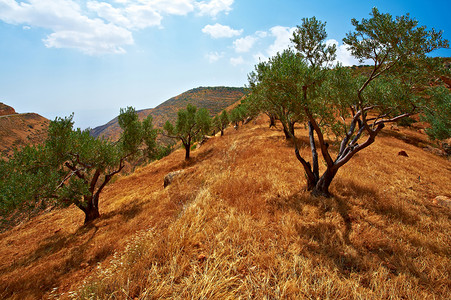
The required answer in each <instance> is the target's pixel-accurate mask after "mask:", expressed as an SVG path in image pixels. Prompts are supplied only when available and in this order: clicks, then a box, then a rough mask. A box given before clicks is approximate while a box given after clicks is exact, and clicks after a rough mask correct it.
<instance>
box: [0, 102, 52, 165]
mask: <svg viewBox="0 0 451 300" xmlns="http://www.w3.org/2000/svg"><path fill="white" fill-rule="evenodd" d="M48 126H49V120H47V119H46V118H44V117H42V116H40V115H38V114H35V113H25V114H18V113H16V112H15V110H14V109H13V108H12V107H10V106H7V105H5V104H3V103H0V153H2V154H3V155H7V156H8V155H11V154H13V152H14V148H17V147H19V148H20V147H23V146H25V145H28V144H37V143H41V142H43V141H44V140H45V139H46V137H47V128H48Z"/></svg>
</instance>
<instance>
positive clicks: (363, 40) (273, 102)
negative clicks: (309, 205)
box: [249, 8, 449, 196]
mask: <svg viewBox="0 0 451 300" xmlns="http://www.w3.org/2000/svg"><path fill="white" fill-rule="evenodd" d="M312 23H314V25H315V24H316V25H315V26H312ZM318 24H319V23H318V22H317V21H316V19H304V20H303V24H302V26H301V27H299V28H298V29H299V31H301V32H303V31H305V32H306V34H298V35H297V36H296V34H295V38H294V39H293V42H294V43H295V44H296V47H295V48H296V50H297V51H298V53H297V54H295V53H294V52H293V51H291V50H286V51H285V52H283V53H282V54H280V53H279V54H278V55H277V56H275V57H273V58H272V59H270V60H269V62H267V63H266V64H263V65H262V64H259V65H258V66H257V67H256V70H255V71H254V72H253V73H251V75H250V76H249V78H250V86H251V89H252V93H253V94H254V93H255V94H256V96H255V97H259V98H260V100H261V99H264V103H265V105H269V107H271V108H272V109H273V111H274V112H275V113H277V112H278V117H279V119H280V120H281V122H282V124H284V126H288V124H289V122H290V121H291V120H293V119H295V120H297V121H300V122H301V121H302V122H304V123H306V125H307V126H308V128H309V139H310V148H311V152H312V164H311V163H310V162H308V161H307V160H306V159H305V158H304V157H302V156H301V155H300V151H299V146H298V142H297V141H296V140H295V143H294V144H295V154H296V157H297V159H298V160H299V161H300V162H301V164H302V165H303V167H304V170H305V173H306V177H307V187H308V189H309V190H311V191H312V194H314V195H323V196H330V193H329V186H330V184H331V182H332V180H333V178H334V177H335V175H336V174H337V172H338V170H339V169H340V168H341V167H342V166H343V165H345V164H346V163H348V162H349V161H350V160H351V158H352V157H354V155H355V154H356V153H358V152H360V151H361V150H363V149H365V148H366V147H368V146H370V145H371V144H372V143H374V141H375V138H376V136H377V135H378V134H379V133H380V132H381V130H382V129H383V128H384V126H385V124H386V123H389V122H395V121H397V120H400V119H402V118H405V117H408V116H410V115H412V114H415V113H417V112H419V111H420V110H421V108H422V107H424V106H425V104H426V105H427V104H428V103H431V101H433V99H432V98H431V95H429V97H424V96H425V94H426V93H427V91H428V90H430V87H429V85H427V84H424V83H425V81H424V79H425V78H426V76H425V74H426V72H427V70H428V68H427V67H428V66H430V64H428V59H427V58H426V54H427V53H429V52H431V51H433V50H435V49H438V48H442V47H448V41H446V40H443V39H442V33H441V32H437V31H435V30H434V29H432V30H430V31H428V30H426V28H425V27H424V26H421V27H419V26H418V22H417V21H416V20H414V19H411V18H410V17H409V15H406V16H402V17H397V18H395V19H393V17H392V16H391V15H389V14H382V13H380V12H379V11H378V10H377V9H376V8H374V9H373V11H372V14H371V18H370V19H363V20H362V21H361V22H359V21H357V20H355V19H353V20H352V24H353V25H354V27H355V29H354V31H353V32H350V33H348V34H347V35H346V38H345V39H344V40H343V41H344V43H345V44H346V45H347V46H348V49H349V50H350V51H351V53H352V55H353V56H354V57H356V58H357V59H359V60H360V61H362V62H363V61H367V60H370V61H372V62H373V64H372V66H371V71H370V72H369V73H368V74H367V75H366V76H363V75H362V76H355V75H353V74H351V72H350V70H349V69H346V68H343V67H340V66H337V67H334V68H330V66H331V65H330V61H331V59H332V58H333V57H334V56H333V55H332V52H334V51H333V49H331V48H328V47H326V46H325V45H324V43H323V40H324V38H325V35H324V34H320V33H318V32H316V31H323V30H324V26H320V25H318ZM310 39H314V41H310ZM315 41H316V42H315ZM315 44H316V46H312V45H315ZM329 49H330V50H329ZM315 51H319V53H316V52H315ZM324 52H326V54H327V53H329V55H326V54H325V53H324ZM289 70H292V71H291V72H290V71H289ZM420 85H421V88H419V86H420ZM446 92H447V93H449V91H446ZM433 95H434V94H433ZM433 95H432V96H433ZM435 95H437V93H435ZM425 102H426V103H425ZM287 112H289V113H287ZM291 134H292V133H291ZM328 135H330V136H332V137H333V139H334V141H335V142H336V143H337V145H338V146H337V147H330V146H329V142H328V140H327V136H328ZM317 148H318V150H319V152H320V153H321V155H322V157H323V160H324V162H325V167H326V169H325V171H324V172H323V173H322V174H321V175H320V174H319V166H318V150H317Z"/></svg>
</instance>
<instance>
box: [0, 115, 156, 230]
mask: <svg viewBox="0 0 451 300" xmlns="http://www.w3.org/2000/svg"><path fill="white" fill-rule="evenodd" d="M72 119H73V115H72V116H70V117H66V118H57V119H55V120H54V121H52V122H51V123H50V125H49V131H48V138H47V140H46V141H45V144H44V145H39V146H28V147H25V148H24V149H23V150H21V151H16V153H15V155H14V156H13V157H12V158H11V159H10V160H9V161H3V162H2V163H1V166H0V167H2V168H3V169H4V170H7V173H4V174H3V175H2V177H1V178H0V179H1V182H0V185H2V186H5V187H7V189H5V190H3V189H2V192H1V193H0V207H1V208H2V209H3V212H7V211H10V210H13V209H21V208H23V207H24V205H27V206H36V205H37V204H39V203H41V204H43V203H46V204H51V205H55V206H69V205H71V204H75V205H76V206H77V207H78V208H80V209H81V210H82V211H83V212H84V214H85V221H84V223H85V224H87V223H90V222H91V221H93V220H95V219H97V218H98V217H99V216H100V212H99V198H100V194H101V192H102V191H103V189H104V187H105V186H106V185H107V184H108V183H109V182H110V181H111V179H112V178H113V177H114V175H116V174H118V173H119V172H120V171H121V170H122V169H123V168H124V166H125V161H126V160H131V159H134V158H136V157H137V156H139V153H141V152H142V151H144V152H145V153H146V155H150V153H153V149H154V148H155V145H156V144H155V138H156V130H155V129H153V127H152V120H151V118H148V119H146V120H145V121H144V122H143V123H141V122H139V120H138V115H137V114H136V112H135V110H134V109H133V108H131V107H129V108H127V109H121V112H120V116H119V124H120V126H121V128H122V129H123V133H122V135H121V138H120V140H119V141H118V142H111V141H109V140H105V139H101V138H94V137H93V136H91V135H90V133H89V130H81V129H79V128H78V129H74V128H73V125H74V122H73V121H72ZM2 173H3V172H2Z"/></svg>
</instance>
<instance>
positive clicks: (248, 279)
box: [0, 117, 451, 299]
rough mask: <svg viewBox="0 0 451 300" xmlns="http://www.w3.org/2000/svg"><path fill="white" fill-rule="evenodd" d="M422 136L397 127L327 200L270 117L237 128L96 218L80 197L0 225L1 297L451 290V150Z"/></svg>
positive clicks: (134, 179)
mask: <svg viewBox="0 0 451 300" xmlns="http://www.w3.org/2000/svg"><path fill="white" fill-rule="evenodd" d="M297 131H298V132H299V134H297V135H299V136H303V137H304V138H302V141H303V142H304V143H305V144H306V145H307V143H308V138H307V132H306V131H305V130H304V129H303V128H297ZM424 143H428V141H427V138H426V137H425V136H424V135H423V134H421V133H419V132H417V131H413V130H409V129H400V131H396V132H391V131H389V130H387V132H386V133H385V134H384V135H382V136H381V137H380V138H379V139H377V140H376V142H375V144H374V145H372V146H371V147H369V148H367V149H365V150H363V151H362V152H360V153H359V154H358V155H357V156H356V157H355V158H354V159H353V161H352V162H351V163H350V164H348V165H346V166H344V167H343V169H341V170H340V172H339V173H338V175H337V177H336V180H335V181H334V182H333V183H332V186H331V192H332V193H333V194H334V198H332V199H324V198H312V197H311V196H310V194H309V193H308V192H306V191H304V188H305V180H304V175H303V169H302V167H301V166H300V164H299V163H298V161H297V160H296V158H295V156H294V153H293V147H292V145H291V144H290V142H287V141H285V139H284V136H283V133H282V132H281V131H280V129H279V130H277V129H274V128H272V129H269V128H268V120H266V119H265V118H264V117H260V118H259V119H257V120H256V121H253V122H250V123H249V124H247V125H245V126H243V127H240V128H239V130H234V129H233V128H228V129H227V130H226V132H225V135H224V136H223V137H219V136H217V137H214V138H212V139H210V140H208V142H207V143H206V144H204V145H203V146H202V147H201V148H199V149H198V150H195V151H193V153H192V155H193V158H192V160H191V161H190V162H188V163H186V162H184V161H183V158H184V152H183V150H182V149H179V150H177V151H175V152H174V153H172V154H171V155H169V156H168V157H165V158H164V159H162V160H160V161H157V162H154V163H152V164H150V165H148V166H146V167H143V168H140V169H138V170H137V171H136V172H135V173H133V174H131V175H129V176H123V177H121V178H119V179H118V180H117V181H116V182H114V183H113V184H111V185H110V186H108V187H107V188H106V190H105V192H104V193H103V195H102V196H101V201H100V206H101V207H100V211H101V214H102V216H101V218H100V219H99V220H97V221H96V222H95V223H94V224H93V225H92V226H90V227H81V224H82V223H83V213H82V212H81V211H79V210H77V209H76V208H73V207H71V208H68V209H64V210H54V211H50V212H47V213H43V214H42V215H40V216H39V217H36V218H34V219H33V220H31V221H30V222H28V223H24V224H22V225H20V226H18V227H16V228H14V229H12V230H10V231H8V232H5V233H3V234H0V257H2V258H3V259H2V260H0V297H1V298H13V299H26V298H27V297H28V298H29V299H32V298H40V297H61V298H74V299H88V298H91V299H107V298H115V299H168V298H174V299H190V298H195V299H224V298H231V299H236V298H240V297H241V298H256V299H262V298H271V299H273V298H288V299H303V298H308V299H317V298H319V299H327V298H330V299H387V298H390V299H434V298H435V299H445V298H447V297H448V296H449V295H450V293H451V286H450V278H451V237H450V235H449V233H450V232H451V222H450V218H451V211H450V210H449V209H448V208H445V207H441V206H437V205H435V204H433V202H432V201H431V200H432V199H433V198H434V197H435V196H437V195H444V196H451V194H450V191H451V182H450V181H449V178H451V162H450V161H449V160H447V159H446V158H443V157H439V156H436V155H433V154H431V153H429V152H426V151H424V150H423V149H422V148H421V147H418V144H422V145H423V144H424ZM400 150H404V151H406V153H407V154H408V157H405V156H399V155H398V152H399V151H400ZM303 151H304V152H305V153H304V154H305V155H308V149H307V147H306V148H305V149H304V150H303ZM180 169H185V170H186V171H185V172H184V173H183V175H181V176H180V177H178V178H177V179H176V180H175V181H174V182H173V183H172V184H171V185H169V186H168V187H167V188H165V189H164V188H163V177H164V175H166V174H167V173H168V172H171V171H175V170H180Z"/></svg>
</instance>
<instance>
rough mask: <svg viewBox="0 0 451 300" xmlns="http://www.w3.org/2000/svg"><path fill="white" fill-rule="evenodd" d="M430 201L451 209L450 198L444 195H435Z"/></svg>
mask: <svg viewBox="0 0 451 300" xmlns="http://www.w3.org/2000/svg"><path fill="white" fill-rule="evenodd" d="M432 203H433V204H435V205H438V206H441V207H446V208H449V209H451V198H450V197H446V196H437V197H435V198H434V199H433V200H432Z"/></svg>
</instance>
